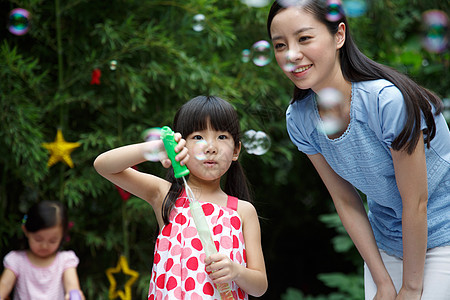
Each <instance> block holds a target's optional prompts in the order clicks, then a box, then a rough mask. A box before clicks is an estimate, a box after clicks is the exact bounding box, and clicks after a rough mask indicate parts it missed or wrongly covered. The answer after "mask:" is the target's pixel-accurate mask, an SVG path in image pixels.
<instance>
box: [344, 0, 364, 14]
mask: <svg viewBox="0 0 450 300" xmlns="http://www.w3.org/2000/svg"><path fill="white" fill-rule="evenodd" d="M343 5H344V12H345V14H346V15H347V17H351V18H356V17H360V16H362V15H363V14H365V13H366V10H367V4H366V1H365V0H344V2H343Z"/></svg>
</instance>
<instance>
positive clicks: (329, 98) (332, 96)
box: [317, 88, 343, 109]
mask: <svg viewBox="0 0 450 300" xmlns="http://www.w3.org/2000/svg"><path fill="white" fill-rule="evenodd" d="M317 96H318V97H317V104H318V105H319V106H320V107H322V108H324V109H332V108H335V107H337V106H340V105H341V103H342V100H343V96H342V93H341V92H340V91H338V90H336V89H334V88H324V89H322V90H320V91H319V92H318V93H317Z"/></svg>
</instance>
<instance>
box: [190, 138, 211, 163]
mask: <svg viewBox="0 0 450 300" xmlns="http://www.w3.org/2000/svg"><path fill="white" fill-rule="evenodd" d="M207 147H208V143H207V142H206V141H205V140H199V141H198V142H196V143H195V144H194V147H193V152H194V157H195V158H196V159H198V160H205V159H206V154H205V150H206V148H207Z"/></svg>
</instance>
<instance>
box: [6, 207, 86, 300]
mask: <svg viewBox="0 0 450 300" xmlns="http://www.w3.org/2000/svg"><path fill="white" fill-rule="evenodd" d="M22 230H23V232H24V234H25V236H26V238H27V244H28V249H27V250H25V251H11V252H9V253H8V254H7V255H6V256H5V258H4V260H3V264H4V266H5V270H4V271H3V274H2V277H1V279H0V299H6V298H7V297H8V296H9V294H10V293H11V291H12V289H13V287H15V289H14V299H33V300H35V299H42V300H48V299H66V300H68V299H69V293H70V291H72V290H78V291H79V292H80V294H81V295H82V293H81V291H80V283H79V280H78V275H77V269H76V268H77V266H78V262H79V260H78V257H77V256H76V255H75V253H74V252H73V251H58V250H59V249H60V247H61V245H62V243H63V241H64V237H65V236H66V234H67V230H68V221H67V212H66V210H65V208H64V206H63V205H62V204H61V203H59V202H53V201H42V202H39V203H37V204H35V205H33V206H32V207H31V208H30V210H29V211H28V213H27V214H26V215H25V217H24V220H23V225H22ZM82 298H83V299H84V296H82Z"/></svg>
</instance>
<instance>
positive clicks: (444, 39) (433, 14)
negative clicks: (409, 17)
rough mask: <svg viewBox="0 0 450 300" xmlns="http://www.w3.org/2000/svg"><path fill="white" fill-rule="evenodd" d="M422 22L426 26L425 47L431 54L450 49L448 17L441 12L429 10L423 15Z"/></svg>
mask: <svg viewBox="0 0 450 300" xmlns="http://www.w3.org/2000/svg"><path fill="white" fill-rule="evenodd" d="M422 20H423V24H424V33H423V38H422V44H423V47H424V48H425V49H426V50H427V51H429V52H434V53H441V52H444V51H445V50H446V49H447V47H448V35H449V20H448V16H447V15H446V14H445V13H444V12H443V11H440V10H429V11H426V12H424V13H423V15H422Z"/></svg>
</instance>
